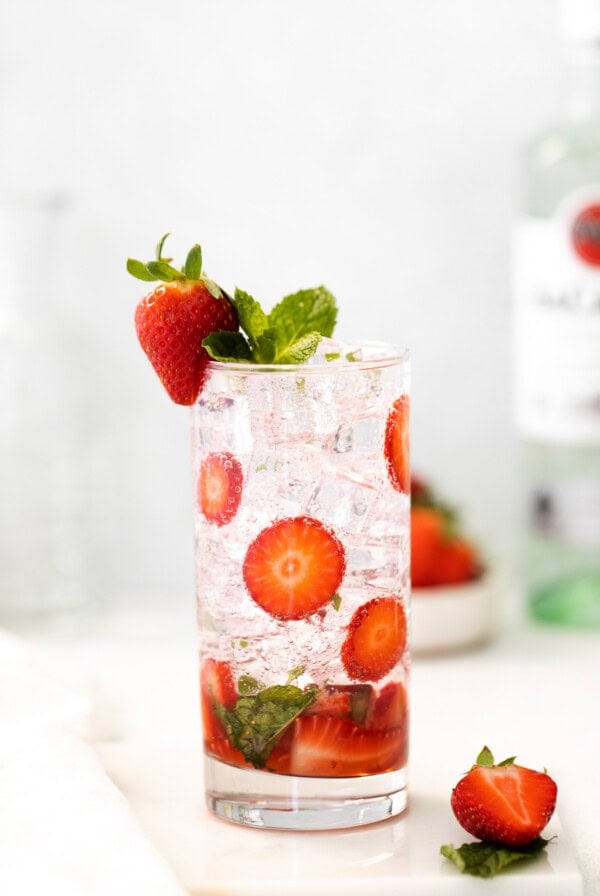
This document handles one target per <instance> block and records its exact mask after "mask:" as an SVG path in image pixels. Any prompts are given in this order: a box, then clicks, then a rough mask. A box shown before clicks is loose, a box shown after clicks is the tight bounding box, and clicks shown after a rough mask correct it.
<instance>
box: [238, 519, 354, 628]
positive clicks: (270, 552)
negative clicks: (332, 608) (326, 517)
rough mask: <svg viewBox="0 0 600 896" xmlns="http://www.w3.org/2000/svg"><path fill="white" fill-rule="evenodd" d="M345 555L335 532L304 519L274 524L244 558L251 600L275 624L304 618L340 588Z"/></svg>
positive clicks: (321, 605) (259, 537) (257, 540)
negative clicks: (269, 615)
mask: <svg viewBox="0 0 600 896" xmlns="http://www.w3.org/2000/svg"><path fill="white" fill-rule="evenodd" d="M345 569H346V561H345V552H344V548H343V546H342V544H341V542H340V541H338V539H337V538H336V536H335V535H334V533H333V532H332V531H331V530H330V529H328V528H326V527H325V526H324V525H323V523H320V522H319V520H316V519H313V518H312V517H307V516H298V517H291V518H288V519H283V520H278V521H277V522H275V523H273V525H271V526H269V527H268V528H266V529H263V530H262V532H261V533H260V534H259V535H258V536H257V538H256V539H255V540H254V541H253V542H252V544H251V545H250V547H249V548H248V551H247V553H246V558H245V560H244V566H243V575H244V581H245V583H246V587H247V589H248V591H249V593H250V596H251V597H252V599H253V600H254V601H256V603H257V604H258V605H259V606H260V607H262V608H263V610H265V611H266V612H267V613H270V614H271V616H274V617H275V618H277V619H283V620H288V619H304V618H306V617H307V616H310V615H311V614H312V613H315V612H316V611H317V610H320V609H321V607H323V606H324V605H325V604H326V603H327V602H328V601H330V600H331V598H332V597H333V595H334V594H335V593H336V591H337V589H338V588H339V586H340V584H341V582H342V579H343V577H344V572H345Z"/></svg>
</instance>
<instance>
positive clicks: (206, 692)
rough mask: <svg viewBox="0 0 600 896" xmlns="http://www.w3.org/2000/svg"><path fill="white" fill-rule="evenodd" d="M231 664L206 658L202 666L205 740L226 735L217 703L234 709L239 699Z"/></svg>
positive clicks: (201, 689)
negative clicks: (216, 707) (218, 714)
mask: <svg viewBox="0 0 600 896" xmlns="http://www.w3.org/2000/svg"><path fill="white" fill-rule="evenodd" d="M238 696H239V694H238V692H237V688H236V686H235V681H234V679H233V672H232V671H231V666H230V665H229V663H227V662H225V660H215V659H212V658H209V659H206V660H204V662H203V663H202V666H201V668H200V703H201V709H202V727H203V731H204V740H205V742H207V741H211V740H213V739H215V738H220V737H221V738H222V737H225V738H226V735H225V729H224V728H223V725H222V724H221V721H220V719H219V718H218V716H217V715H216V714H215V709H214V707H215V704H220V705H222V706H225V707H226V708H227V709H232V708H233V707H234V706H235V703H236V700H237V699H238Z"/></svg>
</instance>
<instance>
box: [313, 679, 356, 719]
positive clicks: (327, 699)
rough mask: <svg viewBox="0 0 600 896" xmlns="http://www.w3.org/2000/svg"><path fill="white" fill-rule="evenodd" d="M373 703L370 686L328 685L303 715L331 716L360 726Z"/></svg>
mask: <svg viewBox="0 0 600 896" xmlns="http://www.w3.org/2000/svg"><path fill="white" fill-rule="evenodd" d="M372 702H373V688H372V687H371V685H370V684H340V685H336V684H328V685H325V687H324V688H322V689H321V690H320V691H319V694H318V696H317V699H316V700H315V701H314V703H311V704H310V706H309V707H307V709H305V710H304V715H305V716H307V715H317V716H332V717H333V718H337V719H351V720H352V721H353V722H357V723H358V724H362V723H363V722H364V721H365V719H366V718H367V716H368V714H369V710H370V707H371V704H372Z"/></svg>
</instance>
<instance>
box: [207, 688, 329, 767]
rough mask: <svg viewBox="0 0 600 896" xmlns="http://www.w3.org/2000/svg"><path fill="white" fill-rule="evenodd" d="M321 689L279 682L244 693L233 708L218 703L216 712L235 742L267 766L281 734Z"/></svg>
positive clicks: (255, 762) (250, 758) (248, 756)
mask: <svg viewBox="0 0 600 896" xmlns="http://www.w3.org/2000/svg"><path fill="white" fill-rule="evenodd" d="M317 691H318V689H317V688H316V687H311V688H307V689H306V690H305V691H303V690H301V689H300V688H297V687H296V686H295V685H291V684H285V685H282V684H276V685H271V686H270V687H268V688H263V689H262V690H261V691H259V692H258V693H257V694H253V695H249V696H243V697H240V698H239V699H238V700H237V702H236V704H235V706H234V707H233V709H227V708H226V707H225V706H223V704H221V703H216V704H215V712H216V714H217V716H218V717H219V719H220V720H221V722H222V723H223V727H224V728H225V731H226V732H227V736H228V738H229V740H230V741H231V744H232V746H234V747H235V748H236V749H237V750H240V751H241V752H242V753H243V754H244V756H245V758H246V759H247V760H248V762H250V763H251V764H252V765H253V766H254V767H255V768H264V766H265V764H266V762H267V759H268V758H269V756H270V754H271V752H272V750H273V747H274V746H275V744H276V743H277V741H278V739H279V737H280V736H281V734H283V732H284V731H285V730H286V728H288V727H289V726H290V725H291V724H292V722H293V721H294V719H296V718H297V717H298V716H299V715H300V713H301V712H303V711H304V710H305V709H306V707H307V706H310V704H311V703H313V702H314V700H315V699H316V696H317Z"/></svg>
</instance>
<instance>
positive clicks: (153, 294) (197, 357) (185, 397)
mask: <svg viewBox="0 0 600 896" xmlns="http://www.w3.org/2000/svg"><path fill="white" fill-rule="evenodd" d="M168 236H169V234H165V236H163V237H162V239H161V240H160V241H159V243H158V245H157V247H156V258H155V259H154V260H153V261H148V262H143V261H138V260H137V259H134V258H129V259H128V261H127V270H128V271H129V273H130V274H132V276H134V277H136V278H137V279H138V280H143V281H145V282H156V281H159V285H158V286H155V287H154V289H152V290H151V291H150V292H149V293H148V294H147V295H146V296H144V298H143V299H142V300H141V301H140V302H139V304H138V306H137V308H136V311H135V329H136V333H137V337H138V340H139V342H140V345H141V346H142V348H143V350H144V352H145V353H146V355H147V356H148V359H149V360H150V363H151V364H152V366H153V367H154V369H155V371H156V373H157V374H158V377H159V379H160V380H161V382H162V384H163V386H164V387H165V389H166V391H167V393H168V395H169V397H170V398H171V399H172V400H173V401H174V402H175V403H176V404H181V405H192V404H193V403H194V402H195V400H196V398H197V397H198V393H199V392H200V389H201V388H202V383H203V381H204V378H205V375H206V366H207V364H208V362H209V356H208V353H207V351H206V349H205V348H203V346H202V341H203V339H205V338H206V337H207V336H209V335H210V334H211V333H214V332H216V331H236V330H237V329H238V318H237V314H236V311H235V308H234V307H233V305H232V303H231V302H230V300H229V298H228V296H227V295H225V293H224V292H223V290H222V289H221V288H220V287H219V286H217V284H216V283H214V281H212V280H210V279H209V278H208V277H207V276H206V274H204V273H203V271H202V249H201V247H200V246H199V245H198V244H196V245H194V246H192V248H191V249H190V251H189V252H188V255H187V258H186V261H185V264H184V265H183V267H182V268H181V269H180V270H179V269H177V268H175V267H173V266H172V265H171V261H172V259H171V258H165V257H163V254H162V252H163V247H164V244H165V240H166V239H167V237H168Z"/></svg>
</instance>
